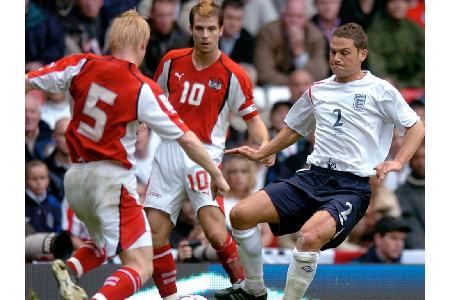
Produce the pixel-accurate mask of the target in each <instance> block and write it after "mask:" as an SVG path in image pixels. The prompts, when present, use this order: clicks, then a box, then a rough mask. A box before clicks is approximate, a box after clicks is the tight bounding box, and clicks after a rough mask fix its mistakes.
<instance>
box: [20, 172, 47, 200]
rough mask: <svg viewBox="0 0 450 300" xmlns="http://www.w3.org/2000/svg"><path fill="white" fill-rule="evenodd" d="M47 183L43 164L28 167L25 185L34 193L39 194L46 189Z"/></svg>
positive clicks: (43, 192) (42, 193)
mask: <svg viewBox="0 0 450 300" xmlns="http://www.w3.org/2000/svg"><path fill="white" fill-rule="evenodd" d="M48 184H49V179H48V171H47V168H46V167H45V166H34V167H32V168H30V169H29V171H28V174H27V178H26V180H25V185H26V187H27V188H29V189H30V190H31V191H32V192H33V193H34V194H36V195H38V196H41V195H44V194H45V192H46V191H47V188H48Z"/></svg>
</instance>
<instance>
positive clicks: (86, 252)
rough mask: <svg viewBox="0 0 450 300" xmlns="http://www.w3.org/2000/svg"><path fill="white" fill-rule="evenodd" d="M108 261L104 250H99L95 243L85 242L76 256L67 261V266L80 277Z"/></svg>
mask: <svg viewBox="0 0 450 300" xmlns="http://www.w3.org/2000/svg"><path fill="white" fill-rule="evenodd" d="M105 259H106V253H105V250H104V249H101V250H100V249H98V248H97V246H95V244H94V242H92V241H87V242H85V243H84V244H83V245H82V246H81V247H80V249H78V250H77V251H76V252H75V254H74V255H73V256H72V257H71V258H69V259H68V260H67V261H66V264H67V266H68V267H69V268H70V269H71V270H72V271H73V272H74V273H75V274H77V277H80V276H81V275H83V274H84V273H87V272H89V271H90V270H92V269H94V268H96V267H98V266H100V265H101V264H102V263H103V262H104V261H105Z"/></svg>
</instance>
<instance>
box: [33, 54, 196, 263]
mask: <svg viewBox="0 0 450 300" xmlns="http://www.w3.org/2000/svg"><path fill="white" fill-rule="evenodd" d="M27 76H28V79H29V81H30V82H31V84H33V85H34V86H35V87H38V88H41V89H43V90H46V91H50V92H55V93H60V92H68V95H69V96H70V98H71V100H72V101H71V107H72V120H71V122H70V124H69V126H68V128H67V131H66V140H67V146H68V149H69V153H70V157H71V159H72V162H73V163H74V166H73V167H72V168H71V169H69V171H68V172H67V173H66V175H65V188H66V196H67V200H68V202H69V205H70V207H71V208H72V209H73V210H74V212H75V214H76V215H77V216H78V217H79V219H80V220H81V221H83V222H84V223H85V224H86V227H87V228H88V231H89V234H90V236H91V238H92V239H93V241H94V242H95V244H96V246H97V247H98V248H99V249H102V248H105V250H106V255H107V256H114V255H115V254H116V253H119V252H120V251H122V250H126V249H133V248H138V247H143V246H151V245H152V240H151V234H150V231H149V225H148V222H147V219H146V217H145V214H144V211H143V209H142V206H141V204H140V203H139V200H138V199H139V198H138V195H137V192H136V178H135V176H134V175H133V173H132V172H131V170H130V169H131V168H132V167H133V164H134V158H133V155H134V150H135V146H134V145H135V142H136V129H137V126H138V123H139V122H138V120H139V121H142V122H145V123H146V124H147V125H148V126H149V127H150V128H151V129H153V130H154V131H155V132H156V133H158V134H159V135H160V136H161V137H162V138H164V139H168V140H175V139H177V138H179V137H181V136H182V135H183V134H184V132H186V131H187V130H188V127H187V126H186V125H185V124H184V123H183V121H181V120H180V118H179V117H178V115H177V113H176V112H175V111H174V110H173V108H172V106H171V105H170V103H169V102H168V100H167V98H166V97H165V96H164V94H163V93H162V91H161V89H160V88H159V87H158V86H157V85H156V84H155V83H154V82H153V81H151V80H150V79H148V78H146V77H145V76H143V75H142V74H141V73H140V72H139V71H138V69H137V67H136V66H135V65H134V64H132V63H130V62H127V61H123V60H120V59H117V58H115V57H112V56H97V55H93V54H79V55H72V56H69V57H66V58H63V59H61V60H59V61H57V62H54V63H51V64H49V65H47V66H45V67H44V68H42V69H40V70H38V71H35V72H31V73H29V74H28V75H27Z"/></svg>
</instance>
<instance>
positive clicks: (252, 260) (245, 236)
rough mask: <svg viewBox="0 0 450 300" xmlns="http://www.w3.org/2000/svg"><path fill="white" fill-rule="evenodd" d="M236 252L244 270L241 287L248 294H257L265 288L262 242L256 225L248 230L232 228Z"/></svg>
mask: <svg viewBox="0 0 450 300" xmlns="http://www.w3.org/2000/svg"><path fill="white" fill-rule="evenodd" d="M233 237H234V239H235V240H236V243H237V244H238V252H239V257H240V260H241V263H242V265H243V266H244V270H245V282H244V285H243V287H242V288H243V289H244V290H245V291H246V292H248V293H249V294H253V295H256V294H259V293H261V292H262V291H264V289H265V285H264V280H263V262H262V254H261V252H262V242H261V234H260V233H259V229H258V227H257V226H256V227H253V228H250V229H248V230H237V229H233Z"/></svg>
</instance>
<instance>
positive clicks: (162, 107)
mask: <svg viewBox="0 0 450 300" xmlns="http://www.w3.org/2000/svg"><path fill="white" fill-rule="evenodd" d="M138 119H139V121H142V122H144V123H146V124H147V126H149V127H150V128H151V129H152V130H154V131H155V132H156V133H157V134H158V135H159V136H160V137H161V138H163V139H170V140H175V139H178V138H180V137H181V136H182V135H183V134H184V133H185V132H187V131H189V128H188V127H187V126H186V124H185V123H184V122H183V121H182V120H181V119H180V117H179V116H178V113H177V112H176V111H175V110H174V108H173V107H172V105H171V104H170V102H169V100H168V99H167V97H166V96H164V95H163V94H162V91H161V90H159V91H153V90H152V89H151V88H150V86H149V85H148V84H146V83H144V85H143V86H142V89H141V93H140V96H139V102H138Z"/></svg>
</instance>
